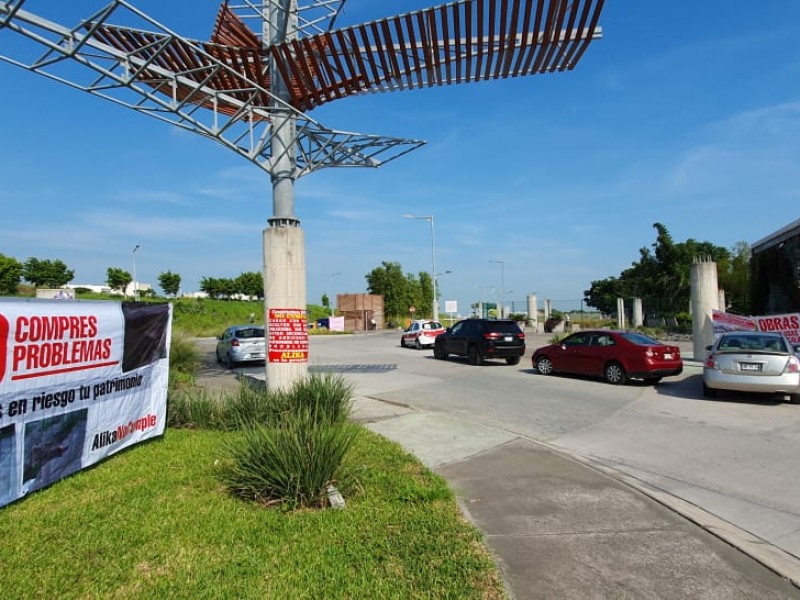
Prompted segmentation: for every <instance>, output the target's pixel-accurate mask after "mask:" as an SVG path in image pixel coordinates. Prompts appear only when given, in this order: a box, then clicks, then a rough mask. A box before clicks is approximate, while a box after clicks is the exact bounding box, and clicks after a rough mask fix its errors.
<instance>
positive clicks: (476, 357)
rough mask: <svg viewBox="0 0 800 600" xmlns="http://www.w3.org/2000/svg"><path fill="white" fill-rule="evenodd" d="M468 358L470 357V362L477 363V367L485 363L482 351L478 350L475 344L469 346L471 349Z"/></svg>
mask: <svg viewBox="0 0 800 600" xmlns="http://www.w3.org/2000/svg"><path fill="white" fill-rule="evenodd" d="M467 358H468V359H469V364H471V365H475V366H476V367H477V366H480V365H482V364H483V357H482V356H481V353H480V352H478V347H477V346H474V345H473V346H470V347H469V350H468V351H467Z"/></svg>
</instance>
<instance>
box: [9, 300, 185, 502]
mask: <svg viewBox="0 0 800 600" xmlns="http://www.w3.org/2000/svg"><path fill="white" fill-rule="evenodd" d="M171 327H172V307H171V305H169V304H143V303H119V302H105V301H85V300H79V301H78V300H42V299H17V298H0V506H3V505H5V504H8V503H9V502H12V501H14V500H16V499H17V498H20V497H22V496H24V495H25V494H27V493H28V492H31V491H33V490H37V489H40V488H42V487H45V486H47V485H49V484H51V483H53V482H55V481H58V480H59V479H61V478H63V477H66V476H67V475H70V474H71V473H74V472H75V471H78V470H80V469H83V468H85V467H87V466H89V465H92V464H94V463H96V462H97V461H99V460H101V459H103V458H105V457H106V456H109V455H111V454H114V453H116V452H119V451H120V450H122V449H123V448H127V447H129V446H131V445H133V444H136V443H138V442H140V441H143V440H145V439H149V438H152V437H156V436H159V435H162V434H163V433H164V428H165V425H166V400H167V383H168V379H169V360H168V357H169V341H170V334H171Z"/></svg>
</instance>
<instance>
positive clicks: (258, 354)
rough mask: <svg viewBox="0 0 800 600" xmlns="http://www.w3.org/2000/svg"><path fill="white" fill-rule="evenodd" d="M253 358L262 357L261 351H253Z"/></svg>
mask: <svg viewBox="0 0 800 600" xmlns="http://www.w3.org/2000/svg"><path fill="white" fill-rule="evenodd" d="M253 358H264V353H263V352H253Z"/></svg>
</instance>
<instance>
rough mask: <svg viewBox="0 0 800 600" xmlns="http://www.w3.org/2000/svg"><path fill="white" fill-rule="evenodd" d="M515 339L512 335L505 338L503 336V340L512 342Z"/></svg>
mask: <svg viewBox="0 0 800 600" xmlns="http://www.w3.org/2000/svg"><path fill="white" fill-rule="evenodd" d="M513 340H514V338H513V337H511V336H510V335H507V336H506V337H504V338H503V341H504V342H511V341H513Z"/></svg>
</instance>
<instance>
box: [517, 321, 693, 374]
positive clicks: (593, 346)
mask: <svg viewBox="0 0 800 600" xmlns="http://www.w3.org/2000/svg"><path fill="white" fill-rule="evenodd" d="M532 362H533V367H534V368H535V369H536V370H537V371H539V373H541V374H542V375H550V374H551V373H574V374H579V375H589V376H592V377H602V378H604V379H605V380H606V381H607V382H608V383H613V384H617V385H619V384H623V383H625V382H626V381H628V379H644V380H645V381H646V382H649V383H658V382H659V381H661V378H662V377H670V376H673V375H680V374H681V372H682V371H683V360H681V351H680V349H679V348H678V347H677V346H671V345H667V344H662V343H661V342H659V341H657V340H654V339H653V338H651V337H649V336H646V335H644V334H641V333H637V332H635V331H608V330H599V331H579V332H577V333H573V334H572V335H570V336H569V337H566V338H564V339H563V340H561V341H560V342H558V343H555V344H550V345H549V346H544V347H542V348H538V349H537V350H536V351H535V352H534V353H533V358H532Z"/></svg>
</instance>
